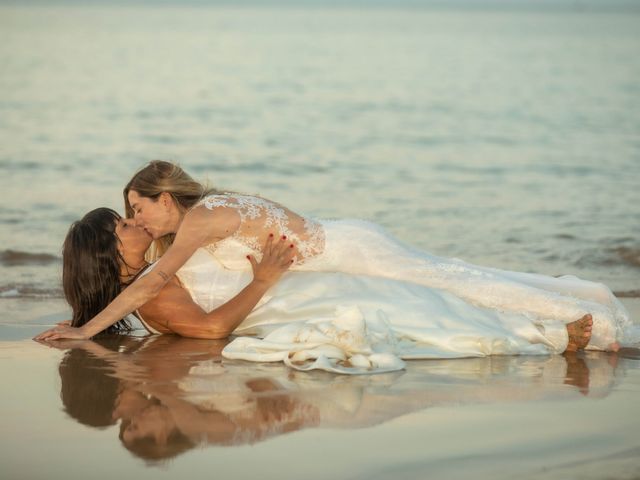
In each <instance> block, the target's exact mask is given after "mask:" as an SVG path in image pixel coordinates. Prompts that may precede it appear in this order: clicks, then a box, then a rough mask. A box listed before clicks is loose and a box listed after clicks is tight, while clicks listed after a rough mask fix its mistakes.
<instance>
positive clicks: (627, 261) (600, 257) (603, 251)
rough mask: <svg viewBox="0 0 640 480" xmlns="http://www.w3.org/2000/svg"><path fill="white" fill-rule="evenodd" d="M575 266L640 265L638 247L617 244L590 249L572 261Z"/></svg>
mask: <svg viewBox="0 0 640 480" xmlns="http://www.w3.org/2000/svg"><path fill="white" fill-rule="evenodd" d="M574 264H575V265H576V266H577V267H586V266H591V265H597V266H599V267H615V266H625V267H635V268H639V267H640V247H637V246H618V247H608V248H597V249H590V250H587V251H585V252H583V253H582V254H581V255H580V256H579V257H578V258H577V259H576V260H575V262H574Z"/></svg>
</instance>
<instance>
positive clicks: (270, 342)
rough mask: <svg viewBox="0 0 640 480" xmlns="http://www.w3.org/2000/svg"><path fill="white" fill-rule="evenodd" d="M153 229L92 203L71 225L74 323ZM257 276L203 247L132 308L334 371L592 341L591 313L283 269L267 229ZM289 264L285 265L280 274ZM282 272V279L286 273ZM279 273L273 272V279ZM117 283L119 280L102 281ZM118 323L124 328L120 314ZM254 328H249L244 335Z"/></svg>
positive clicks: (244, 354) (149, 319)
mask: <svg viewBox="0 0 640 480" xmlns="http://www.w3.org/2000/svg"><path fill="white" fill-rule="evenodd" d="M151 242H152V237H151V236H150V235H149V234H148V233H147V232H146V231H145V230H144V229H143V228H141V227H138V226H136V225H135V224H134V222H133V220H131V219H123V218H121V217H120V216H119V215H118V214H117V213H116V212H114V211H113V210H110V209H106V208H99V209H96V210H94V211H92V212H89V213H88V214H87V215H86V216H85V217H84V218H83V219H82V220H80V221H79V222H76V223H74V224H73V225H72V226H71V228H70V230H69V233H68V235H67V238H66V240H65V246H64V249H63V256H64V260H63V265H64V273H63V277H64V283H65V286H64V291H65V295H66V297H67V299H68V301H69V303H70V305H71V306H72V309H73V321H72V326H73V327H76V328H77V327H82V325H84V323H85V322H86V321H87V320H88V319H89V318H90V315H91V312H89V313H86V312H84V311H83V309H85V308H86V309H89V310H91V311H96V310H99V309H100V308H103V307H104V306H106V305H107V304H108V303H109V302H110V301H111V300H112V299H113V298H114V297H115V296H117V295H118V294H119V293H120V290H121V289H124V288H130V287H128V285H129V284H130V283H131V282H132V280H133V279H135V278H137V277H140V276H144V275H148V274H149V273H150V272H153V271H154V268H155V267H156V265H148V264H147V262H146V261H145V259H144V256H145V252H146V251H147V250H148V248H149V246H150V244H151ZM262 250H263V256H262V259H261V261H260V262H259V263H258V262H257V261H256V260H255V259H254V258H253V257H250V260H251V265H252V266H253V274H250V273H248V272H246V271H241V270H229V269H226V268H224V266H223V265H222V264H220V263H219V262H218V261H217V260H216V258H215V257H213V256H212V255H211V253H210V252H209V251H208V250H206V249H198V250H197V251H196V252H195V253H194V255H193V256H192V258H191V259H189V260H188V261H187V262H186V263H185V265H183V266H182V268H181V269H180V270H178V272H177V273H176V276H175V277H172V278H171V279H169V281H168V282H167V283H166V284H165V286H164V287H163V289H162V291H161V292H160V294H158V295H157V296H156V297H155V298H153V299H152V300H150V301H148V302H147V303H145V304H144V305H143V306H141V307H140V308H139V309H138V310H137V316H138V318H139V319H140V320H141V321H142V322H143V324H144V325H145V327H146V328H147V329H148V330H149V331H150V332H152V333H174V334H178V335H182V336H187V337H196V338H225V337H227V336H229V335H230V334H231V333H234V334H236V335H241V336H242V338H237V339H236V340H234V341H233V342H231V343H230V344H229V345H228V346H227V347H225V349H224V351H223V355H225V356H226V357H228V358H239V359H245V360H256V361H280V360H282V361H284V362H285V363H286V364H287V365H290V366H292V367H294V368H297V369H311V368H320V369H324V370H328V371H335V372H341V373H362V372H381V371H391V370H398V369H401V368H403V367H404V364H403V362H402V361H401V360H400V358H452V357H468V356H485V355H493V354H548V353H560V352H563V351H565V350H577V349H580V348H584V347H585V346H587V344H588V342H589V339H590V337H591V325H592V319H591V316H590V315H585V316H584V317H582V318H581V319H579V320H577V321H574V322H570V323H569V324H565V323H564V322H562V321H557V320H554V319H553V318H547V319H543V320H540V321H537V320H535V319H532V318H531V317H529V316H528V315H526V314H514V313H510V312H501V311H499V310H496V309H487V308H483V307H480V306H477V305H474V304H472V303H470V302H466V301H465V300H463V299H460V298H458V297H456V296H455V295H452V294H450V293H448V292H445V291H442V290H438V289H432V288H429V287H425V286H422V285H415V284H409V283H406V282H401V281H397V280H392V279H386V278H380V277H372V276H358V275H347V274H343V273H327V272H287V273H286V274H285V271H286V270H287V269H288V268H289V266H290V265H291V260H292V256H293V249H292V248H291V244H289V243H288V242H285V241H283V240H279V241H275V240H274V237H273V236H268V237H267V241H266V243H265V246H264V247H263V249H262ZM283 274H284V275H283ZM281 277H282V278H281ZM279 280H280V281H279ZM109 282H113V283H115V284H116V285H112V284H109ZM116 325H118V327H117V330H119V331H123V330H125V331H126V330H127V329H128V328H130V327H129V325H128V324H127V323H125V320H121V323H117V324H116ZM247 337H250V338H247Z"/></svg>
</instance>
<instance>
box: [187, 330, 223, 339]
mask: <svg viewBox="0 0 640 480" xmlns="http://www.w3.org/2000/svg"><path fill="white" fill-rule="evenodd" d="M231 333H232V332H231V331H229V330H225V329H218V328H207V329H204V330H198V331H193V332H189V334H187V335H183V336H185V337H191V338H202V339H207V340H224V339H225V338H228V337H229V335H231Z"/></svg>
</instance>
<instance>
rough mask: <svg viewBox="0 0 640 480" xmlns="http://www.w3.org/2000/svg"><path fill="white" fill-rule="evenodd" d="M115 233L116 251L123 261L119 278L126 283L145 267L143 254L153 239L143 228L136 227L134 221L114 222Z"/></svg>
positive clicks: (121, 219)
mask: <svg viewBox="0 0 640 480" xmlns="http://www.w3.org/2000/svg"><path fill="white" fill-rule="evenodd" d="M115 233H116V237H118V251H119V252H120V255H122V258H123V259H124V264H123V265H122V266H121V270H120V277H121V279H122V280H125V281H126V280H127V279H128V277H130V276H132V275H135V274H136V273H138V271H139V270H140V269H141V268H142V267H144V266H145V265H146V262H145V261H144V254H145V252H146V251H147V249H148V248H149V245H151V242H152V240H153V239H152V237H151V235H149V234H148V233H147V231H146V230H145V229H144V228H142V227H138V226H136V224H135V221H134V220H132V219H126V218H120V219H119V220H118V221H117V222H116V228H115Z"/></svg>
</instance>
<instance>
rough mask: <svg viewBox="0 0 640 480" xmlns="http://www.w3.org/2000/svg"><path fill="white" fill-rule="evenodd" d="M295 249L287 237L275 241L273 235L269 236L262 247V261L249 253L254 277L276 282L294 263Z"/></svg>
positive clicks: (258, 279)
mask: <svg viewBox="0 0 640 480" xmlns="http://www.w3.org/2000/svg"><path fill="white" fill-rule="evenodd" d="M294 255H295V249H294V248H293V244H292V243H291V241H290V240H287V239H286V237H280V239H279V240H277V241H275V240H274V237H273V236H271V235H270V236H269V237H267V241H266V242H265V245H264V248H263V249H262V260H261V261H260V263H258V261H257V260H256V259H255V258H254V257H253V255H248V259H249V261H250V262H251V267H252V268H253V279H254V281H258V282H265V283H267V284H273V283H276V282H277V281H278V280H279V279H280V277H281V276H282V274H283V273H284V272H286V271H287V270H288V269H289V267H290V266H291V265H292V263H293V257H294Z"/></svg>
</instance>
